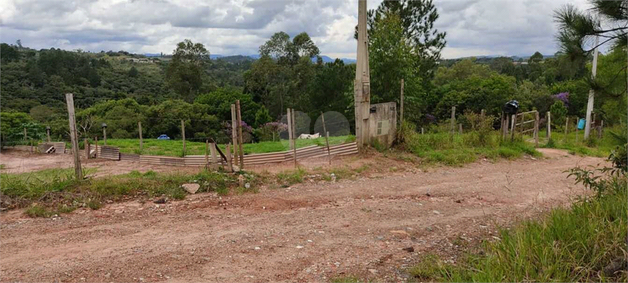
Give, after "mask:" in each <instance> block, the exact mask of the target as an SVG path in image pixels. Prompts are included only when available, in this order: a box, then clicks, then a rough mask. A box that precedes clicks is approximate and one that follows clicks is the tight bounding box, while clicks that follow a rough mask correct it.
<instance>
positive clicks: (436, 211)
mask: <svg viewBox="0 0 628 283" xmlns="http://www.w3.org/2000/svg"><path fill="white" fill-rule="evenodd" d="M432 213H434V214H440V211H438V210H432Z"/></svg>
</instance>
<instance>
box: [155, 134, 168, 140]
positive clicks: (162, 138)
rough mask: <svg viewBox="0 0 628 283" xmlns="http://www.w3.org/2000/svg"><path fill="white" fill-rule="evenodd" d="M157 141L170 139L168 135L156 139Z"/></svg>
mask: <svg viewBox="0 0 628 283" xmlns="http://www.w3.org/2000/svg"><path fill="white" fill-rule="evenodd" d="M157 139H158V140H169V139H170V137H169V136H168V135H161V136H159V137H158V138H157Z"/></svg>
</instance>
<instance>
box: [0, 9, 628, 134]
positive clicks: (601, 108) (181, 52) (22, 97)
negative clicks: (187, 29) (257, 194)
mask: <svg viewBox="0 0 628 283" xmlns="http://www.w3.org/2000/svg"><path fill="white" fill-rule="evenodd" d="M416 5H423V6H422V7H421V9H418V8H417V7H415V6H416ZM437 18H438V14H437V12H436V9H435V8H434V6H433V5H432V4H431V2H430V1H401V2H396V1H384V2H383V3H382V4H381V6H380V7H379V8H378V9H376V10H373V11H370V12H369V39H370V42H369V43H370V46H369V52H370V53H369V56H370V67H371V95H372V97H371V100H372V102H374V103H378V102H385V101H396V102H399V93H400V88H401V85H400V80H401V79H402V78H403V79H404V80H405V107H406V110H405V113H407V114H406V120H407V122H409V123H411V124H414V125H416V126H421V127H423V126H429V125H433V124H436V123H441V122H444V121H445V120H446V119H448V117H449V113H450V109H451V107H452V106H456V107H457V113H459V114H462V113H464V112H465V111H473V112H480V111H481V110H482V109H485V110H486V111H487V113H488V114H490V115H493V116H498V115H500V113H501V107H502V105H503V104H504V103H505V102H507V101H508V100H511V99H516V100H518V101H519V103H520V106H521V109H522V110H532V109H537V110H539V111H540V113H545V112H546V111H548V110H549V109H550V108H552V109H553V110H556V111H558V112H557V113H565V114H566V115H570V116H577V117H583V116H584V113H585V108H586V103H587V97H588V93H589V90H590V89H591V88H593V89H595V90H596V100H595V107H594V111H595V112H596V114H597V115H598V117H600V118H601V119H603V120H605V121H606V123H607V124H613V123H617V122H619V121H620V117H622V115H624V114H625V105H626V103H625V99H626V80H625V78H626V68H625V62H626V51H625V45H623V46H621V45H616V46H613V47H612V48H610V49H609V50H608V51H607V52H605V53H604V54H600V56H599V59H598V60H599V61H598V70H597V78H596V79H595V80H592V79H591V71H590V68H591V55H590V54H589V55H588V56H587V57H586V58H584V60H573V58H572V57H571V56H569V55H567V54H563V53H562V52H558V53H556V54H553V55H552V56H549V57H548V58H545V57H544V56H543V55H542V54H540V53H539V52H536V53H534V54H531V56H530V57H529V58H525V60H522V59H518V60H513V58H510V57H497V58H465V59H456V60H443V59H441V58H440V51H441V50H442V48H444V47H445V45H446V40H445V38H446V34H445V33H444V32H438V31H437V30H436V29H435V28H434V27H433V23H434V21H435V20H436V19H437ZM417 27H418V28H417ZM174 48H175V49H174V51H173V53H172V55H171V56H166V57H145V56H144V55H138V54H131V53H129V52H125V51H118V52H115V51H108V52H105V51H102V52H98V53H94V52H84V51H81V50H76V51H67V50H60V49H54V48H52V49H41V50H34V49H31V48H28V47H24V46H22V45H21V43H19V42H18V44H7V43H2V44H1V50H0V52H1V53H0V55H1V73H2V78H1V79H2V80H1V86H0V87H1V91H2V96H1V104H2V105H1V106H2V129H1V132H2V136H1V138H2V140H3V141H4V142H9V141H18V140H21V139H23V128H27V129H28V135H29V137H30V138H34V139H41V138H42V137H43V135H44V133H45V130H44V129H45V127H47V126H50V127H51V131H52V133H53V134H52V135H53V137H54V139H62V140H65V139H66V138H67V128H68V123H67V112H66V106H65V98H64V94H65V93H68V92H70V93H73V94H74V96H75V104H76V106H77V107H78V108H79V110H78V112H77V120H78V124H79V126H80V135H81V136H89V137H93V136H96V135H98V134H99V133H100V130H101V129H100V125H101V123H106V124H107V125H108V129H109V133H110V137H114V138H132V137H137V122H138V121H141V122H142V125H143V129H144V136H145V137H151V138H156V137H157V136H159V135H160V134H167V135H169V136H170V137H172V138H178V137H179V136H180V120H184V121H185V124H186V132H187V133H188V134H187V135H188V136H189V137H191V139H199V140H200V139H204V138H206V137H213V138H215V139H217V140H225V139H228V136H229V134H228V133H229V131H228V127H229V123H230V120H231V112H230V104H231V103H233V102H234V101H235V100H236V99H239V100H240V101H241V103H242V118H243V121H244V122H245V123H246V127H245V131H247V132H248V133H249V134H250V135H248V137H250V139H251V140H253V141H255V140H263V139H264V137H265V136H267V135H265V133H268V131H274V130H276V129H278V128H281V127H278V126H277V123H275V122H278V121H280V119H281V116H282V113H284V112H285V109H286V108H287V107H291V108H294V109H296V110H299V111H301V112H303V113H305V114H307V115H308V116H309V117H310V119H312V121H314V120H316V118H317V117H318V116H319V115H320V113H321V112H327V111H336V112H340V113H342V114H343V115H345V117H347V118H348V119H349V121H352V119H353V117H354V115H353V112H352V111H353V105H352V103H353V79H354V76H355V65H354V64H345V63H343V61H341V60H336V61H334V62H329V63H324V62H323V61H322V60H321V58H320V51H319V49H318V47H317V46H316V44H315V43H314V42H313V41H312V40H311V39H310V37H309V36H308V34H307V33H305V32H303V33H301V34H298V35H295V36H294V37H292V38H291V37H290V35H288V34H287V33H284V32H278V33H276V34H274V35H273V36H272V37H271V38H269V39H268V41H267V42H265V43H264V44H263V45H261V46H260V48H259V54H260V58H259V59H252V58H250V57H246V56H231V57H223V58H218V59H210V57H209V54H210V51H209V50H207V49H206V48H205V47H204V45H203V44H201V43H194V42H192V41H190V40H185V41H184V42H181V43H179V44H178V45H177V46H174Z"/></svg>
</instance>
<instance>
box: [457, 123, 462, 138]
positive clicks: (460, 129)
mask: <svg viewBox="0 0 628 283" xmlns="http://www.w3.org/2000/svg"><path fill="white" fill-rule="evenodd" d="M458 133H459V134H461V135H462V123H460V124H458Z"/></svg>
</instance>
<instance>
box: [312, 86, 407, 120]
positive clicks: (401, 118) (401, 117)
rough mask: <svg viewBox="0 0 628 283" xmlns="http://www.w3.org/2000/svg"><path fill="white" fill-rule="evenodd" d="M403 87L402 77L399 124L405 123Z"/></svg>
mask: <svg viewBox="0 0 628 283" xmlns="http://www.w3.org/2000/svg"><path fill="white" fill-rule="evenodd" d="M403 87H404V83H403V79H401V98H400V99H399V104H400V106H399V118H400V119H399V121H400V122H399V125H402V124H403ZM325 132H326V131H325Z"/></svg>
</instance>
